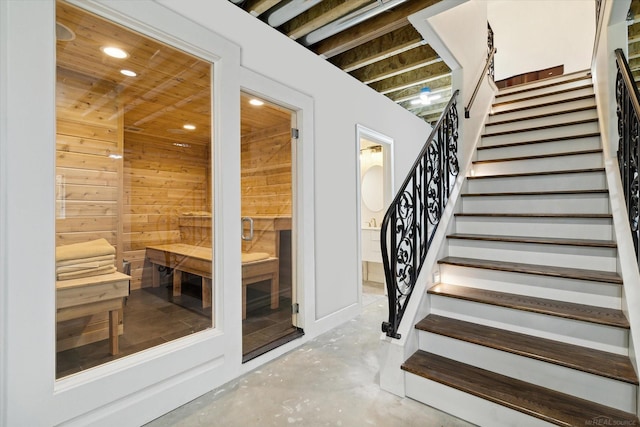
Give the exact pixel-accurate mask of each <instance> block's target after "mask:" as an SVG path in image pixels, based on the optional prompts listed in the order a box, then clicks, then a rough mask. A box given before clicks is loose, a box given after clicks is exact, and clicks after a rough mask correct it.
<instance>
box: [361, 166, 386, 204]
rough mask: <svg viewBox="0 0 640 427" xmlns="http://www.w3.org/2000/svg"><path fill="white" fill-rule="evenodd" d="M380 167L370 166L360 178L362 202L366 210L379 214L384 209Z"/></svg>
mask: <svg viewBox="0 0 640 427" xmlns="http://www.w3.org/2000/svg"><path fill="white" fill-rule="evenodd" d="M383 184H384V183H383V174H382V166H380V165H375V166H371V167H370V168H369V169H368V170H367V171H366V172H365V174H364V177H363V178H362V201H363V202H364V204H365V206H366V207H367V209H369V210H370V211H372V212H379V211H381V210H382V208H383V207H384V199H383V194H382V193H383V188H384V186H383Z"/></svg>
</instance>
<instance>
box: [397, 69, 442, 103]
mask: <svg viewBox="0 0 640 427" xmlns="http://www.w3.org/2000/svg"><path fill="white" fill-rule="evenodd" d="M422 87H423V85H416V86H411V87H409V88H406V89H400V90H398V91H395V92H389V93H386V94H385V95H386V96H387V97H389V98H391V99H392V100H393V101H395V102H398V103H402V102H405V101H410V100H412V99H415V98H416V97H418V96H419V95H420V89H422ZM429 88H430V89H431V91H432V92H435V91H441V90H443V89H445V88H451V74H445V75H444V76H442V77H440V78H437V79H434V80H431V81H429Z"/></svg>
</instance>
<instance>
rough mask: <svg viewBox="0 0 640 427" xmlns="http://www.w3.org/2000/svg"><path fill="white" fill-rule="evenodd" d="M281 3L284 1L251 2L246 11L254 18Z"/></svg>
mask: <svg viewBox="0 0 640 427" xmlns="http://www.w3.org/2000/svg"><path fill="white" fill-rule="evenodd" d="M281 2H282V0H249V1H247V6H246V8H245V10H246V11H247V12H249V13H250V14H252V15H253V16H259V15H262V14H263V13H264V12H266V11H267V10H269V9H271V8H272V7H273V6H275V5H277V4H279V3H281ZM236 3H238V2H237V1H236Z"/></svg>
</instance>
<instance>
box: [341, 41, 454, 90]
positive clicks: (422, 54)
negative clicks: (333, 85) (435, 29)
mask: <svg viewBox="0 0 640 427" xmlns="http://www.w3.org/2000/svg"><path fill="white" fill-rule="evenodd" d="M440 61H442V59H441V58H440V57H439V56H438V54H437V53H436V52H435V51H434V50H433V49H432V48H431V46H429V45H425V46H419V47H416V48H414V49H411V50H409V51H407V52H403V53H400V54H398V55H394V56H392V57H390V58H387V59H384V60H382V61H379V62H376V63H374V64H371V65H367V66H366V67H362V68H360V69H358V70H355V71H352V72H351V73H350V74H351V75H352V76H353V77H355V78H356V79H358V80H360V81H362V82H364V83H365V84H369V83H373V82H377V81H380V80H383V79H386V78H389V77H393V76H397V75H399V74H402V73H406V72H409V71H413V70H416V69H418V68H421V67H424V66H425V65H431V64H435V63H436V62H440Z"/></svg>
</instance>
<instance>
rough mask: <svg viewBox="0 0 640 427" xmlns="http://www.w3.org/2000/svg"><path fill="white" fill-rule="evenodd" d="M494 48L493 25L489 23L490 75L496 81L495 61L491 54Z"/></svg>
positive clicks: (488, 52)
mask: <svg viewBox="0 0 640 427" xmlns="http://www.w3.org/2000/svg"><path fill="white" fill-rule="evenodd" d="M493 48H494V46H493V29H492V28H491V25H490V24H489V23H488V22H487V58H489V70H488V73H489V77H490V78H491V80H495V75H496V67H495V61H494V59H493V55H492V54H491V52H493ZM494 53H495V52H494Z"/></svg>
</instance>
